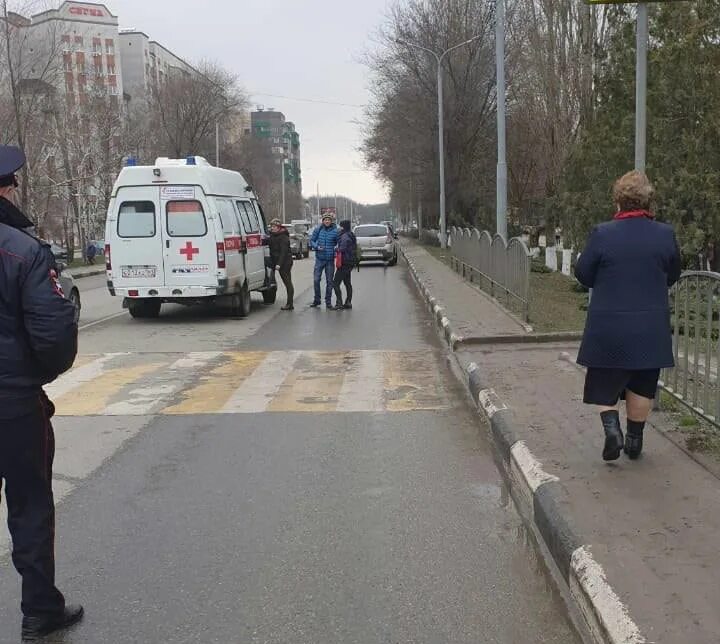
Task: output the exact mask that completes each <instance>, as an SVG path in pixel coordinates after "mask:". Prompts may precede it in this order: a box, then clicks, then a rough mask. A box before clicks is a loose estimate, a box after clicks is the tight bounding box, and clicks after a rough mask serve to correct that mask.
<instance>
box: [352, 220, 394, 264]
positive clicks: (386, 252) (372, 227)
mask: <svg viewBox="0 0 720 644" xmlns="http://www.w3.org/2000/svg"><path fill="white" fill-rule="evenodd" d="M353 232H354V233H355V237H357V245H358V256H359V261H361V262H385V263H386V264H387V265H388V266H395V264H397V261H398V248H397V242H396V241H395V236H394V234H393V231H392V229H391V228H390V226H388V225H386V224H361V225H360V226H355V229H354V230H353Z"/></svg>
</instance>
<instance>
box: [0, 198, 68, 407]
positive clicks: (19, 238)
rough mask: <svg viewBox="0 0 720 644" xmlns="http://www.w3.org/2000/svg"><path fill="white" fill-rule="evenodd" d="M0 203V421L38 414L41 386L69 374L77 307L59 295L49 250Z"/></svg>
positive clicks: (25, 222)
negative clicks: (65, 373)
mask: <svg viewBox="0 0 720 644" xmlns="http://www.w3.org/2000/svg"><path fill="white" fill-rule="evenodd" d="M30 226H32V222H30V221H29V220H28V219H27V217H25V215H23V214H22V213H21V212H20V211H19V210H18V209H17V208H16V207H15V206H14V205H13V204H12V203H10V202H9V201H7V200H6V199H3V198H2V197H0V419H9V418H15V417H19V416H23V415H25V414H27V413H28V411H30V410H32V409H36V408H37V404H38V400H39V398H40V397H41V396H43V394H42V386H43V385H46V384H48V383H49V382H52V381H53V380H55V379H56V378H57V377H58V376H59V375H60V374H62V373H63V372H65V371H67V370H68V369H69V368H70V367H71V366H72V364H73V362H74V360H75V355H76V353H77V334H78V330H77V323H76V322H75V307H74V306H73V304H72V303H71V302H70V301H68V300H67V299H66V298H65V297H64V296H63V293H62V289H61V287H60V283H59V281H58V274H57V266H56V265H55V259H54V257H53V255H52V253H51V251H50V247H49V246H48V245H47V244H44V243H42V242H41V241H39V240H38V239H36V238H35V237H33V236H31V235H29V234H28V233H26V232H24V230H23V229H24V228H28V227H30Z"/></svg>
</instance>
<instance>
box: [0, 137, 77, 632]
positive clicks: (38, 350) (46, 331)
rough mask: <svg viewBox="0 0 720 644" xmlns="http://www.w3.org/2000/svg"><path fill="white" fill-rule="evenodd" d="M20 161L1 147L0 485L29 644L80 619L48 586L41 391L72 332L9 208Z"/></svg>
mask: <svg viewBox="0 0 720 644" xmlns="http://www.w3.org/2000/svg"><path fill="white" fill-rule="evenodd" d="M23 165H25V155H24V154H23V152H22V151H21V150H20V149H19V148H16V147H13V146H0V485H2V482H3V481H4V483H5V498H6V499H7V508H8V526H9V528H10V535H11V537H12V542H13V554H12V558H13V563H14V564H15V568H16V569H17V571H18V573H20V575H21V577H22V604H21V607H22V612H23V620H22V635H23V639H26V640H34V639H36V638H38V637H43V636H44V635H47V634H49V633H52V632H54V631H57V630H60V629H63V628H67V627H68V626H71V625H73V624H75V623H77V622H78V621H80V619H82V615H83V609H82V607H81V606H67V605H66V604H65V598H64V597H63V596H62V594H61V593H60V591H59V590H58V589H57V588H56V587H55V543H54V540H55V507H54V502H53V493H52V463H53V456H54V451H55V441H54V435H53V429H52V425H51V424H50V419H51V418H52V415H53V412H54V407H53V404H52V403H51V402H50V400H49V399H48V398H47V396H46V395H45V393H44V392H43V389H42V387H43V385H46V384H47V383H49V382H52V381H53V380H55V379H56V378H57V377H58V376H59V375H60V374H61V373H63V372H64V371H67V370H68V369H69V368H70V367H71V366H72V364H73V361H74V360H75V354H76V353H77V334H78V330H77V323H76V322H75V307H74V306H73V305H72V304H71V303H70V302H69V301H68V300H67V299H65V297H64V296H63V292H62V288H61V286H60V282H59V281H58V271H57V266H56V265H55V259H54V257H53V255H52V253H51V252H50V247H49V246H48V245H47V244H44V243H43V242H40V241H39V240H38V239H36V238H35V237H33V236H32V235H31V234H30V233H29V232H28V229H30V228H31V227H32V225H33V224H32V222H31V221H30V220H29V219H28V218H27V217H26V216H25V215H24V214H23V213H22V212H20V210H19V209H18V208H17V207H16V206H15V204H14V200H15V192H16V188H17V187H18V178H17V174H16V173H17V172H18V171H19V170H20V169H21V168H22V167H23Z"/></svg>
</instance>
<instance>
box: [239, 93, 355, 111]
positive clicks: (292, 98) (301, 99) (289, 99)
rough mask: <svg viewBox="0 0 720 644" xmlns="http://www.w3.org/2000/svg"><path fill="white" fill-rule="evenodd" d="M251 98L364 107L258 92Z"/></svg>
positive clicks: (252, 94)
mask: <svg viewBox="0 0 720 644" xmlns="http://www.w3.org/2000/svg"><path fill="white" fill-rule="evenodd" d="M250 95H251V96H266V97H269V98H283V99H285V100H288V101H300V102H301V103H317V104H319V105H339V106H340V107H358V108H362V107H366V106H365V105H358V104H357V103H340V102H338V101H326V100H323V99H319V98H298V97H297V96H282V95H281V94H264V93H259V92H251V94H250Z"/></svg>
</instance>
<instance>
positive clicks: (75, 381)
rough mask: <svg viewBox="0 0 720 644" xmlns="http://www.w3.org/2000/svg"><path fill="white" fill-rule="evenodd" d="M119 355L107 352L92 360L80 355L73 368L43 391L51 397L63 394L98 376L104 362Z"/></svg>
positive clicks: (58, 396)
mask: <svg viewBox="0 0 720 644" xmlns="http://www.w3.org/2000/svg"><path fill="white" fill-rule="evenodd" d="M120 355H124V354H122V353H107V354H105V355H103V356H100V357H99V358H95V359H94V360H91V359H90V358H91V356H80V357H79V358H78V360H77V362H76V364H75V368H74V369H73V370H72V371H70V372H69V373H66V374H64V375H62V376H60V377H59V378H58V379H57V380H56V381H55V382H53V383H51V384H49V385H48V386H47V387H45V393H47V395H48V396H50V398H51V399H55V398H60V397H61V396H64V395H65V394H67V393H69V392H71V391H73V390H74V389H77V388H78V387H81V386H82V385H84V384H85V383H88V382H91V381H92V380H93V379H94V378H97V377H98V376H100V375H101V374H102V373H103V370H104V366H105V364H106V363H108V362H110V361H111V360H113V359H114V358H116V357H118V356H120Z"/></svg>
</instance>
